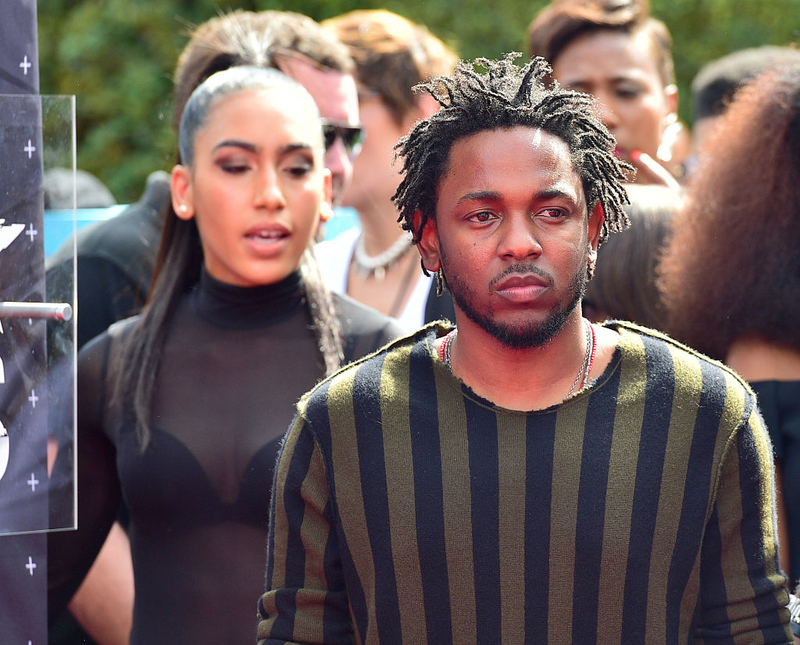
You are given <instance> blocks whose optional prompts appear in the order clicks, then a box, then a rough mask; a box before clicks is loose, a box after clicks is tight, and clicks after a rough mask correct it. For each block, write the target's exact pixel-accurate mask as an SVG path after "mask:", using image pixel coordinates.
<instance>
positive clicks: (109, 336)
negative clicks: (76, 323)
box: [80, 314, 142, 355]
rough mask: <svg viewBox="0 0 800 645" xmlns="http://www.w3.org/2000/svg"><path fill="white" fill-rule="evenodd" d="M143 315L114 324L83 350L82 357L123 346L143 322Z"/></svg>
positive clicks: (81, 351)
mask: <svg viewBox="0 0 800 645" xmlns="http://www.w3.org/2000/svg"><path fill="white" fill-rule="evenodd" d="M141 318H142V315H141V314H136V315H135V316H130V317H129V318H123V319H122V320H118V321H116V322H114V323H112V324H111V325H110V326H109V327H108V329H106V330H105V331H104V332H102V333H101V334H98V335H97V336H95V337H94V338H92V339H91V340H90V341H89V342H87V343H86V344H85V345H84V346H83V347H82V348H81V349H80V354H81V355H96V354H98V353H101V352H104V351H106V349H105V348H108V347H111V346H118V345H121V344H123V343H124V342H125V341H126V340H127V339H128V337H129V336H130V334H131V332H132V331H133V329H134V328H135V327H136V325H137V324H138V323H139V321H140V320H141Z"/></svg>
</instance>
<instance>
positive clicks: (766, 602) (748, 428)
mask: <svg viewBox="0 0 800 645" xmlns="http://www.w3.org/2000/svg"><path fill="white" fill-rule="evenodd" d="M774 509H775V488H774V482H773V478H772V452H771V450H770V443H769V440H768V437H767V432H766V430H765V428H764V426H763V423H762V422H761V417H760V415H759V414H758V410H757V408H756V407H755V406H753V408H752V410H751V412H750V415H749V418H748V419H747V421H746V422H744V423H743V424H742V426H741V427H740V428H739V429H738V431H737V432H736V434H735V436H734V437H733V438H732V440H731V442H730V445H729V446H728V449H727V451H726V454H725V456H724V459H723V462H722V466H721V471H720V473H719V483H718V487H717V494H716V501H715V504H714V509H713V513H712V515H711V518H710V519H709V522H708V525H707V528H706V535H705V538H704V540H703V546H702V552H701V559H702V560H701V565H700V596H701V604H702V609H701V616H700V621H699V627H698V632H697V642H700V643H705V642H709V643H711V642H718V639H719V638H720V636H721V635H722V634H729V635H730V640H729V642H732V643H737V644H742V645H743V644H745V643H746V644H755V643H765V644H769V643H781V644H784V645H786V644H791V643H792V636H791V633H790V631H789V625H788V623H789V611H788V609H787V608H786V605H787V603H788V600H789V594H788V590H787V589H786V586H785V585H786V576H784V575H783V573H782V572H781V571H780V569H779V567H778V546H777V536H776V531H775V520H774V512H775V510H774Z"/></svg>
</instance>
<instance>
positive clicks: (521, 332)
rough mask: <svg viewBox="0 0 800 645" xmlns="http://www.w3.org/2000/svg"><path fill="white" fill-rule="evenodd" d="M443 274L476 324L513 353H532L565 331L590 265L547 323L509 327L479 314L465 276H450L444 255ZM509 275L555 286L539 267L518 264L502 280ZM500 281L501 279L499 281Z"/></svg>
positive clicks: (579, 298)
mask: <svg viewBox="0 0 800 645" xmlns="http://www.w3.org/2000/svg"><path fill="white" fill-rule="evenodd" d="M441 259H442V270H443V272H444V274H445V280H446V282H447V288H448V290H449V291H450V293H451V295H452V296H453V301H454V302H455V303H456V305H457V306H458V307H459V309H461V311H463V312H464V314H465V315H466V316H467V318H469V319H470V320H471V321H472V322H474V323H475V324H476V325H478V326H479V327H480V328H481V329H483V330H484V331H485V332H486V333H487V334H489V335H490V336H492V337H493V338H495V339H496V340H498V341H500V342H501V343H502V344H503V345H505V346H506V347H508V348H510V349H532V348H534V347H542V346H543V345H546V344H547V343H549V342H550V341H551V340H552V339H553V338H554V337H555V336H556V335H557V334H558V332H560V331H561V329H562V328H563V327H564V323H565V322H566V321H567V318H569V315H570V314H571V313H572V312H573V311H574V310H575V307H577V306H578V303H579V302H580V301H581V299H582V298H583V295H584V293H585V291H586V280H587V278H586V261H585V260H584V262H583V263H582V265H581V266H580V267H579V268H578V271H577V273H576V274H575V277H574V278H573V280H572V282H571V283H570V285H569V288H568V290H567V296H568V299H567V300H566V302H564V301H563V300H562V301H561V302H560V303H558V305H563V306H561V307H559V306H558V305H556V306H554V307H553V308H552V309H551V310H550V312H549V313H548V315H547V318H545V320H544V321H543V322H535V321H527V322H525V321H523V322H519V323H513V324H506V323H502V322H499V321H497V320H495V319H494V318H492V316H491V314H490V313H487V312H485V311H479V310H478V309H477V307H476V306H475V305H474V304H473V293H474V292H473V291H472V290H471V289H470V288H469V287H468V286H467V285H466V283H465V282H464V281H463V280H462V279H461V276H453V275H448V273H447V268H446V265H445V260H446V258H445V256H444V254H442V258H441ZM509 273H519V274H523V275H524V274H525V273H533V274H536V275H538V276H540V277H544V278H546V279H547V280H549V281H550V282H551V284H552V278H551V277H550V276H549V275H547V274H546V273H545V272H543V271H542V270H541V269H539V268H538V267H535V266H532V265H530V264H522V263H518V264H514V265H511V266H509V267H508V268H507V269H506V270H505V271H504V272H503V273H502V274H501V275H500V276H498V278H501V277H504V276H505V275H507V274H509ZM495 281H497V279H495Z"/></svg>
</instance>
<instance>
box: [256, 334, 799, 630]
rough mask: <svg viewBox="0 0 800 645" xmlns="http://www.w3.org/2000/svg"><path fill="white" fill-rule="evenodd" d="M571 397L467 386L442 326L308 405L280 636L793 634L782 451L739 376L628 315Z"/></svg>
mask: <svg viewBox="0 0 800 645" xmlns="http://www.w3.org/2000/svg"><path fill="white" fill-rule="evenodd" d="M613 326H614V328H615V329H616V330H617V331H618V332H619V334H620V336H619V343H618V348H617V351H616V353H615V356H614V358H613V360H612V362H611V364H610V365H609V367H608V368H607V369H606V371H605V373H604V374H603V375H602V376H601V377H600V378H599V379H597V381H596V382H595V383H594V385H593V386H592V387H591V388H588V389H586V390H584V391H582V392H581V393H579V394H578V395H577V396H574V397H572V398H570V399H569V400H568V401H566V402H564V403H562V404H560V405H558V406H554V407H552V408H549V409H547V410H543V411H535V412H529V413H523V412H513V411H508V410H503V409H501V408H498V407H496V406H493V405H492V404H491V403H490V402H488V401H486V400H484V399H481V398H480V397H478V396H476V395H475V394H474V393H472V392H471V391H470V390H469V389H468V388H466V387H465V386H464V385H463V384H462V383H461V382H460V381H458V380H457V379H456V378H455V377H454V376H453V375H452V373H451V372H450V370H449V368H448V367H447V366H446V365H445V364H444V363H443V362H442V361H441V360H440V359H439V357H438V356H437V355H436V352H435V351H434V350H433V340H434V339H435V337H436V336H437V335H441V334H443V333H445V332H446V331H447V330H446V329H445V328H443V327H440V326H436V325H433V326H429V327H427V328H425V329H423V330H422V331H420V332H418V333H417V334H416V335H414V336H412V337H409V338H406V339H402V340H400V341H397V342H395V343H393V344H392V345H390V346H389V347H388V349H386V350H384V351H382V352H379V353H377V354H374V355H372V356H371V357H368V358H367V359H364V360H362V361H359V362H358V363H355V364H354V365H352V366H350V367H348V368H345V369H344V370H342V371H340V372H339V373H338V374H336V375H334V376H333V377H332V378H330V379H328V380H326V381H324V382H323V383H322V384H320V385H319V386H318V387H317V388H316V389H315V390H313V391H312V392H311V393H309V395H307V396H306V397H304V399H303V400H302V401H301V402H300V404H299V412H298V415H297V417H296V419H295V423H294V424H293V426H292V428H291V429H290V431H289V433H288V434H287V437H286V439H285V443H284V447H283V450H282V453H281V457H280V461H279V465H278V469H277V472H276V482H275V487H274V496H273V506H272V516H271V527H270V537H269V544H268V566H267V592H266V593H265V594H264V596H263V597H262V598H261V600H260V602H259V615H260V619H261V620H260V623H259V638H260V639H262V640H261V641H260V642H263V643H283V642H297V643H350V642H357V643H370V644H373V643H374V644H377V643H381V644H382V645H387V644H394V643H406V644H412V645H424V644H426V643H427V644H428V645H446V644H448V643H455V644H459V645H460V644H468V643H476V644H484V643H485V644H488V643H492V644H493V645H494V644H496V643H504V644H507V643H551V644H562V643H564V644H566V643H604V644H605V643H620V644H622V643H624V644H625V645H635V644H639V643H640V644H643V645H644V644H648V645H650V644H653V643H670V644H672V643H688V642H711V641H713V642H720V643H756V642H757V643H789V642H791V641H790V637H789V631H788V627H787V624H788V611H787V610H786V609H785V605H786V603H787V601H788V595H787V593H786V591H785V588H784V587H783V585H784V583H785V577H784V576H783V574H782V573H781V572H780V571H779V569H778V566H777V552H776V536H775V526H774V513H773V488H772V474H771V468H772V466H771V464H772V457H771V448H770V444H769V439H768V437H767V434H766V431H765V429H764V427H763V424H762V422H761V419H760V416H759V413H758V409H757V407H756V404H755V397H754V396H753V394H752V392H751V391H750V390H749V389H748V388H747V386H746V385H745V384H744V383H743V382H742V381H741V380H740V379H739V378H738V377H737V376H736V375H735V374H733V373H732V372H731V371H729V370H727V369H726V368H724V367H723V366H721V365H719V364H717V363H714V362H712V361H709V360H708V359H706V358H704V357H702V356H701V355H699V354H697V353H695V352H692V351H691V350H688V349H687V348H684V347H682V346H681V345H679V344H677V343H675V342H674V341H672V340H670V339H668V338H666V337H664V336H661V335H659V334H656V333H654V332H650V331H648V330H642V329H640V328H637V327H633V326H631V325H627V324H622V323H614V325H613Z"/></svg>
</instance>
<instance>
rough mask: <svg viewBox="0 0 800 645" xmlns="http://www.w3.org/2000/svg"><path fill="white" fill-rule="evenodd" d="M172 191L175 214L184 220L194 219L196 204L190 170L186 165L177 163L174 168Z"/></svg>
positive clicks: (171, 181) (171, 178)
mask: <svg viewBox="0 0 800 645" xmlns="http://www.w3.org/2000/svg"><path fill="white" fill-rule="evenodd" d="M170 193H171V196H172V208H173V209H174V210H175V214H176V215H177V216H178V217H179V218H180V219H183V220H189V219H192V217H194V205H193V202H192V189H191V182H190V177H189V170H188V168H186V166H181V165H177V166H175V167H174V168H173V169H172V176H171V177H170Z"/></svg>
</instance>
